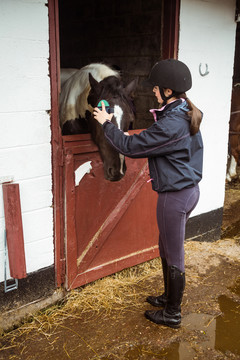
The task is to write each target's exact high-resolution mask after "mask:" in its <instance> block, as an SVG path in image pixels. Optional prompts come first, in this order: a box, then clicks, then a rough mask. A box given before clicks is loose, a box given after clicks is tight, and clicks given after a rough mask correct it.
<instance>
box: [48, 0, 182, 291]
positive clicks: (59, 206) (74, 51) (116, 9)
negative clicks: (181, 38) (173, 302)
mask: <svg viewBox="0 0 240 360" xmlns="http://www.w3.org/2000/svg"><path fill="white" fill-rule="evenodd" d="M104 3H105V2H104ZM128 3H129V2H128ZM128 3H127V2H120V3H119V2H117V1H111V2H109V7H108V11H107V12H105V11H103V10H100V9H103V8H102V7H101V6H99V1H95V0H93V1H92V8H91V11H89V2H86V1H70V2H66V1H59V2H58V1H57V0H50V1H49V16H50V17H49V18H50V69H51V94H52V113H51V117H52V146H53V183H54V188H53V191H54V216H55V265H56V281H57V285H61V284H63V283H64V284H65V286H66V288H67V289H71V288H75V287H78V286H81V285H83V284H86V283H88V282H91V281H93V280H95V279H98V278H100V277H103V276H106V275H108V274H111V273H114V272H116V271H119V270H121V269H123V268H126V267H129V266H133V265H135V264H138V263H140V262H143V261H146V260H149V259H152V258H154V257H156V256H158V245H157V243H158V230H157V225H156V215H155V212H156V200H157V194H156V193H155V192H153V191H152V189H151V183H149V182H147V181H148V180H149V174H148V166H147V160H146V159H137V160H133V159H127V173H126V175H125V176H124V178H123V179H122V180H120V181H119V182H109V181H107V180H105V179H104V176H103V167H102V160H101V158H100V155H99V152H98V149H97V147H96V145H95V144H94V143H93V142H92V140H91V136H90V134H82V135H74V136H62V135H61V130H60V128H59V119H58V96H59V92H60V85H59V84H60V66H61V67H71V68H72V67H74V68H80V67H82V66H84V65H86V64H88V63H90V62H105V63H108V64H110V63H111V64H113V65H114V66H115V67H118V68H119V69H120V71H121V73H122V78H123V81H125V82H126V83H128V82H129V81H130V80H132V79H133V78H136V77H138V78H139V87H138V90H137V93H136V94H135V99H136V101H135V105H136V122H135V123H134V124H133V130H131V132H132V133H133V132H137V131H140V130H138V129H140V128H143V127H147V126H149V125H151V122H152V118H151V115H149V114H148V109H149V108H151V107H154V100H153V97H152V96H149V94H148V95H147V94H146V93H145V90H144V89H143V88H142V87H141V82H142V80H143V79H144V78H145V77H146V76H147V74H148V72H149V69H150V67H151V66H152V65H153V64H154V63H155V62H156V61H157V60H158V59H159V58H166V57H176V49H177V34H178V13H179V4H178V2H176V1H159V2H156V1H148V2H142V1H139V2H138V1H137V2H134V3H135V4H138V5H137V8H133V5H132V3H129V4H128ZM103 5H104V4H103ZM105 5H106V4H105ZM136 11H137V15H138V16H136ZM162 15H163V16H162ZM70 19H71V21H70ZM97 19H101V21H100V20H99V21H100V22H99V23H97V25H96V22H97ZM136 19H138V22H137V20H136ZM106 22H108V23H109V22H111V28H110V30H111V32H110V34H109V31H110V30H109V31H108V29H109V28H106V26H103V24H104V23H106ZM100 23H101V24H102V26H100ZM89 29H92V31H91V30H89ZM96 29H98V31H97V33H96ZM101 29H102V30H101ZM162 29H163V30H162ZM162 31H163V33H164V34H165V36H162V35H163V34H162ZM59 34H60V40H59ZM94 36H95V38H94ZM162 38H163V39H164V40H163V41H161V39H162ZM89 44H90V45H89ZM100 44H101V46H100ZM140 50H141V51H140ZM60 54H61V56H60ZM155 106H156V104H155ZM90 162H91V167H92V168H91V170H90V172H89V173H88V172H84V175H83V176H82V177H81V175H80V177H79V174H82V169H83V168H84V167H85V166H88V165H89V164H90Z"/></svg>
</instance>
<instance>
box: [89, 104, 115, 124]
mask: <svg viewBox="0 0 240 360" xmlns="http://www.w3.org/2000/svg"><path fill="white" fill-rule="evenodd" d="M101 104H102V110H100V109H99V108H98V107H95V108H94V109H93V117H94V119H96V120H97V121H98V122H99V124H101V125H103V124H104V123H105V121H107V120H110V121H111V119H112V117H113V114H108V113H107V112H106V109H105V104H104V102H103V101H102V102H101Z"/></svg>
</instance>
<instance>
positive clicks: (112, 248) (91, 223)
mask: <svg viewBox="0 0 240 360" xmlns="http://www.w3.org/2000/svg"><path fill="white" fill-rule="evenodd" d="M135 132H136V131H135ZM63 142H64V158H65V161H64V174H65V181H64V183H65V250H66V287H67V288H68V289H72V288H75V287H78V286H81V285H83V284H86V283H89V282H91V281H93V280H96V279H98V278H101V277H103V276H106V275H109V274H112V273H114V272H116V271H119V270H122V269H123V268H126V267H129V266H133V265H135V264H138V263H141V262H143V261H147V260H149V259H152V258H154V257H156V256H158V245H157V243H158V229H157V224H156V201H157V194H156V193H155V192H154V191H152V187H151V183H148V182H147V180H148V179H149V172H148V164H147V160H146V159H129V158H127V159H126V163H127V172H126V175H125V176H124V178H123V179H122V180H120V181H118V182H110V181H107V180H105V179H104V176H103V164H102V161H101V158H100V155H99V152H98V149H97V147H96V146H95V145H94V144H93V142H92V141H91V138H90V135H79V136H74V137H72V136H65V137H63ZM89 161H91V166H92V170H91V171H90V173H87V174H85V175H84V176H83V178H82V179H81V180H80V182H79V184H78V183H77V184H75V174H76V171H77V169H78V168H79V167H80V166H81V165H83V164H86V163H88V162H89Z"/></svg>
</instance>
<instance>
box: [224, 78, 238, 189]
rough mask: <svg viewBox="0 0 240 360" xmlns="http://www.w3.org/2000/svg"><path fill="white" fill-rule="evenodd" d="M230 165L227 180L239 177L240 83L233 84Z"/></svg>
mask: <svg viewBox="0 0 240 360" xmlns="http://www.w3.org/2000/svg"><path fill="white" fill-rule="evenodd" d="M229 148H230V165H229V167H228V172H227V181H228V182H231V181H232V180H233V179H236V178H237V166H240V83H236V84H235V85H234V86H233V91H232V104H231V116H230V122H229Z"/></svg>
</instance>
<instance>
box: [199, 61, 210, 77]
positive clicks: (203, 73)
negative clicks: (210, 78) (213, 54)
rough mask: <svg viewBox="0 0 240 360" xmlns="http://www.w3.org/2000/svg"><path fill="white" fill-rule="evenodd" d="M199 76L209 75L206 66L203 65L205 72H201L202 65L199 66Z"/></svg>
mask: <svg viewBox="0 0 240 360" xmlns="http://www.w3.org/2000/svg"><path fill="white" fill-rule="evenodd" d="M199 74H200V75H201V76H206V75H208V74H209V71H208V64H205V72H202V63H200V64H199Z"/></svg>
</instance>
